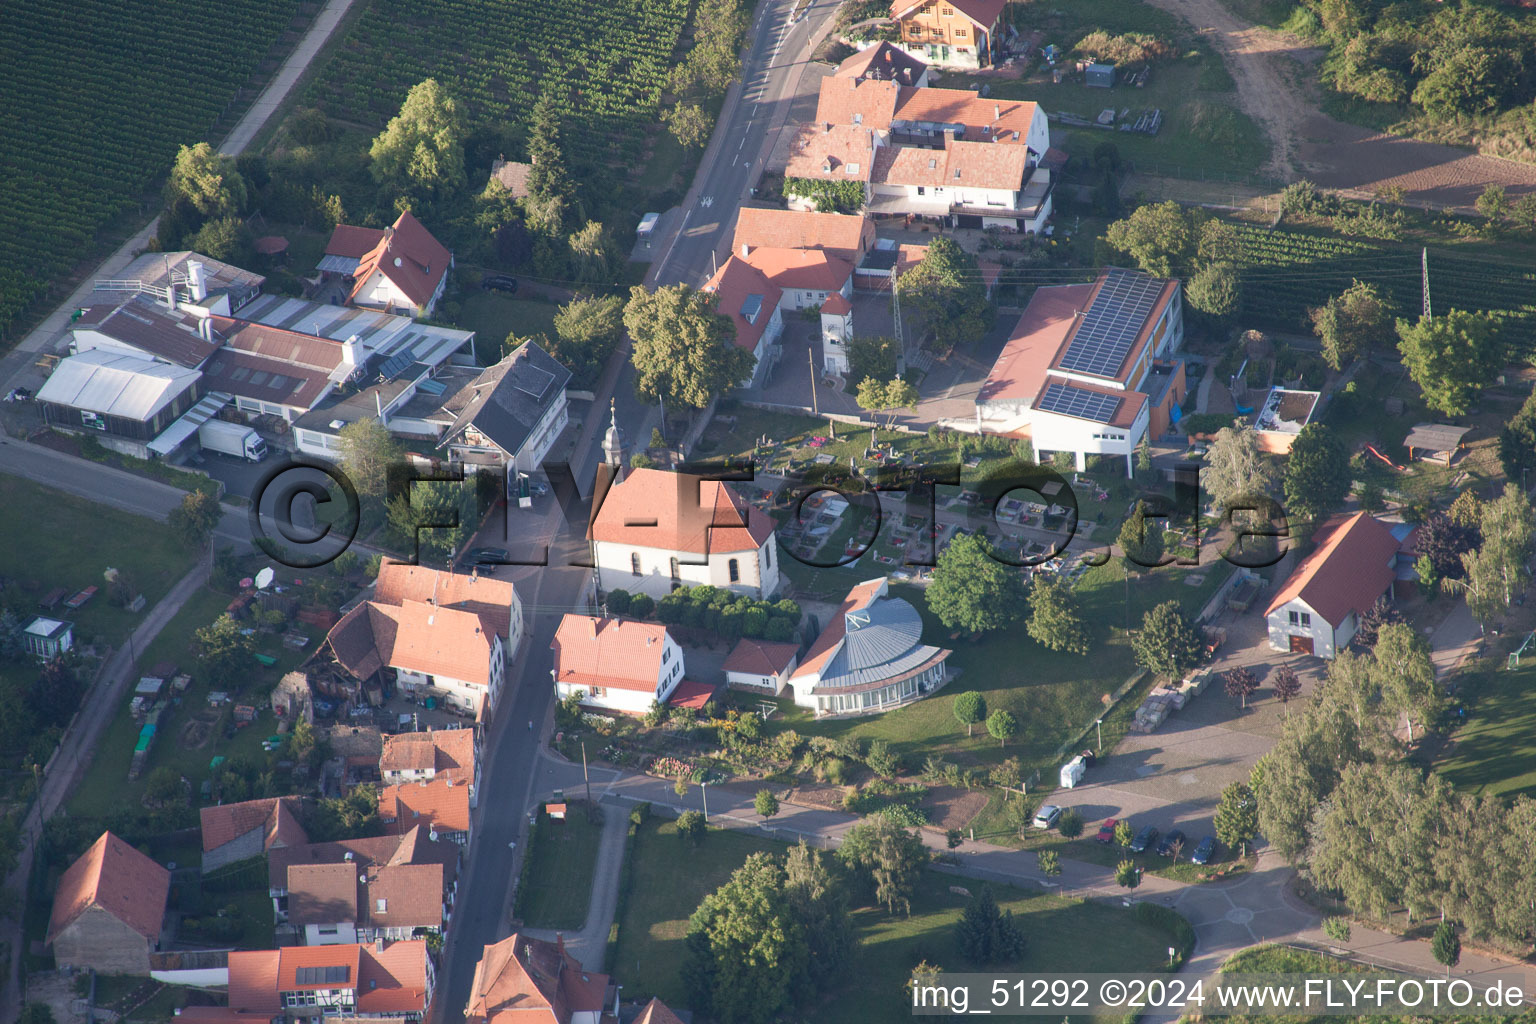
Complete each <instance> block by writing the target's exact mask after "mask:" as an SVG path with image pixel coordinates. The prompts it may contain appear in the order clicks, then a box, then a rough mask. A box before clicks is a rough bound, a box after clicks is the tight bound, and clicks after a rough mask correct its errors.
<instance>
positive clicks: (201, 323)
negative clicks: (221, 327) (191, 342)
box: [197, 316, 213, 341]
mask: <svg viewBox="0 0 1536 1024" xmlns="http://www.w3.org/2000/svg"><path fill="white" fill-rule="evenodd" d="M197 334H198V337H200V338H202V339H203V340H204V341H212V340H213V321H212V320H210V319H208V318H207V317H206V316H205V317H202V318H201V319H199V320H198V321H197Z"/></svg>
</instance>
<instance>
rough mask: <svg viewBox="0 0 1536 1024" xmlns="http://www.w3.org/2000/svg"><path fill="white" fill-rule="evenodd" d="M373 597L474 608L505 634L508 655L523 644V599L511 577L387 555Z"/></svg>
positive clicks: (392, 601) (398, 602)
mask: <svg viewBox="0 0 1536 1024" xmlns="http://www.w3.org/2000/svg"><path fill="white" fill-rule="evenodd" d="M373 600H374V601H376V602H378V603H379V604H387V605H402V604H405V603H406V602H407V601H425V602H427V603H429V604H435V605H437V606H438V607H439V608H453V609H456V610H458V611H461V612H470V613H472V614H474V615H478V616H480V617H481V618H482V619H484V620H485V621H486V622H488V623H490V625H491V627H492V628H493V629H494V630H495V632H496V635H497V636H499V637H501V640H502V644H503V646H504V647H505V648H506V652H507V657H509V658H511V657H514V656H516V654H517V650H518V648H519V647H521V646H522V642H523V602H522V600H521V599H520V598H519V597H518V596H517V588H516V587H515V586H513V585H512V584H511V583H510V582H508V581H507V580H498V579H495V578H494V577H491V576H482V575H480V574H479V573H475V572H455V571H453V570H450V569H433V568H429V567H428V566H424V565H413V564H411V563H409V562H400V561H396V560H395V559H393V558H384V559H381V560H380V562H379V575H378V578H377V579H376V580H375V581H374V584H373Z"/></svg>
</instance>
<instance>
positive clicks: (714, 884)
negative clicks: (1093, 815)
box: [614, 818, 1169, 1024]
mask: <svg viewBox="0 0 1536 1024" xmlns="http://www.w3.org/2000/svg"><path fill="white" fill-rule="evenodd" d="M784 849H785V847H784V845H783V844H780V843H773V842H769V841H767V840H763V839H759V838H757V837H755V836H751V835H743V834H739V833H734V832H730V831H714V830H711V831H710V832H709V833H708V834H707V836H706V837H705V839H704V841H703V842H702V843H701V844H700V845H699V846H698V847H697V848H693V847H689V846H686V845H685V840H683V839H682V837H680V836H679V835H678V834H677V829H676V827H675V826H674V824H673V823H672V822H670V821H662V820H660V819H657V818H651V819H648V820H647V821H646V822H645V823H643V824H642V825H641V826H640V828H639V830H638V832H637V834H636V837H635V841H634V843H633V844H632V847H631V856H632V861H631V865H630V866H631V870H632V872H633V875H632V878H633V884H632V887H631V892H630V897H629V902H628V905H627V906H626V908H625V911H624V915H623V917H622V918H621V920H620V927H619V940H618V949H617V951H616V954H615V957H614V976H615V980H617V981H618V982H619V983H620V984H622V985H623V986H624V988H625V991H626V993H633V994H636V995H639V994H646V995H651V994H654V995H657V996H660V997H661V999H662V1000H663V1001H664V1002H667V1003H672V1004H674V1005H687V1002H688V997H687V993H686V991H685V989H684V987H683V984H682V980H681V975H680V967H681V961H682V959H683V938H684V936H685V935H686V934H687V929H688V917H689V916H690V915H691V914H692V912H693V909H694V908H695V907H697V906H698V904H699V903H700V902H701V901H702V900H703V898H704V897H705V896H706V895H707V894H709V893H710V892H712V891H714V890H715V889H717V888H718V887H719V886H720V885H721V884H723V883H724V882H725V881H726V880H727V879H729V878H730V875H731V872H732V871H734V870H735V869H736V867H738V866H739V865H740V864H741V863H742V862H743V861H744V860H745V859H746V857H747V856H748V855H749V854H751V853H755V852H758V851H766V852H769V853H774V854H779V853H782V852H783V851H784ZM681 862H686V863H687V865H688V870H687V871H679V870H677V865H678V864H679V863H681ZM957 883H959V884H962V885H967V886H974V885H977V884H978V883H975V882H971V881H969V880H966V879H957V878H954V877H951V876H948V875H943V874H940V873H938V872H935V871H927V872H924V874H923V876H922V880H921V882H920V883H919V886H918V891H917V893H916V894H915V895H914V897H913V900H912V913H911V915H910V916H902V915H896V916H892V915H889V914H887V913H886V912H885V911H884V910H883V909H874V908H868V907H864V908H860V909H857V910H855V911H853V912H852V914H851V917H852V920H853V925H854V929H855V933H856V935H857V936H858V947H857V949H856V950H855V952H854V955H853V961H852V963H850V964H849V966H848V970H847V972H846V978H847V982H846V983H845V984H843V985H840V986H838V988H837V990H836V991H834V992H830V993H828V994H826V995H825V996H824V997H822V998H821V999H820V1000H819V1001H817V1002H816V1003H814V1004H812V1006H810V1007H808V1008H807V1011H806V1016H807V1019H813V1020H828V1021H838V1022H840V1024H859V1022H863V1021H870V1022H882V1024H883V1022H885V1021H892V1020H897V1019H899V1017H900V1016H901V1015H902V1014H903V1013H910V1009H909V1008H906V1003H905V999H906V996H905V993H904V992H903V988H902V986H903V985H904V984H905V983H906V981H907V978H908V975H909V972H910V970H911V968H912V967H913V966H914V965H916V964H917V962H918V961H919V960H924V959H926V960H928V962H930V963H934V964H937V965H939V966H942V967H943V968H945V969H946V970H948V971H957V970H963V969H964V968H965V965H964V964H963V962H962V961H961V959H960V957H959V955H958V953H957V951H956V949H955V946H954V939H953V935H952V932H953V927H954V925H955V922H956V921H958V920H959V918H960V914H961V911H962V910H963V909H964V906H965V903H966V898H965V897H964V896H962V895H959V894H956V893H954V892H951V891H950V890H951V886H954V885H956V884H957ZM994 894H995V895H996V896H997V899H998V903H999V904H1000V905H1001V906H1002V907H1003V908H1004V909H1007V910H1011V911H1013V914H1014V916H1015V917H1016V918H1019V919H1020V920H1021V924H1022V926H1023V930H1024V932H1025V934H1026V935H1027V936H1029V948H1028V950H1027V952H1026V953H1025V955H1024V957H1023V960H1022V961H1021V962H1020V963H1018V964H1009V965H1007V966H1006V968H1005V969H1006V970H1009V971H1018V970H1027V971H1095V970H1099V971H1105V970H1118V971H1155V970H1158V969H1160V968H1162V967H1164V966H1166V963H1167V954H1166V949H1167V946H1168V944H1169V936H1168V935H1167V933H1165V932H1163V931H1162V930H1160V929H1158V928H1155V927H1153V926H1150V925H1148V924H1145V923H1144V922H1142V921H1140V920H1138V919H1137V918H1136V917H1135V916H1134V915H1133V914H1131V913H1129V912H1127V911H1125V910H1122V909H1120V908H1118V907H1112V906H1107V905H1104V904H1100V903H1080V902H1076V901H1073V900H1066V899H1062V898H1060V897H1058V896H1055V895H1052V894H1050V893H1047V892H1044V891H1042V890H1022V889H1016V888H1013V887H1011V886H996V887H994Z"/></svg>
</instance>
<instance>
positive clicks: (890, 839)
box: [837, 814, 928, 914]
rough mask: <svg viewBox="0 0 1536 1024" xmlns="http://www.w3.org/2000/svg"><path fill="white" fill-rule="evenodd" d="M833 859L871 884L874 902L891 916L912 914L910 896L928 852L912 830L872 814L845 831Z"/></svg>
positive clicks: (925, 863) (915, 887)
mask: <svg viewBox="0 0 1536 1024" xmlns="http://www.w3.org/2000/svg"><path fill="white" fill-rule="evenodd" d="M837 858H838V860H840V861H842V862H843V863H844V864H845V865H847V866H848V867H849V868H851V869H853V870H854V871H855V872H858V873H859V874H860V875H861V876H862V877H863V878H865V879H866V880H867V881H869V882H870V883H872V885H873V888H874V894H875V900H876V901H877V902H879V903H881V904H883V905H884V906H885V908H886V910H888V911H889V912H891V913H893V914H894V913H895V912H896V908H897V907H901V908H902V909H903V910H904V911H906V912H907V913H908V914H910V913H911V910H912V894H913V893H914V892H916V891H917V881H918V878H919V877H920V876H921V874H922V870H923V868H924V867H926V866H927V864H928V848H927V847H926V846H924V845H923V840H922V837H921V836H919V835H918V833H917V831H916V830H915V829H907V828H905V827H903V826H902V825H900V824H898V823H897V822H896V821H894V820H892V819H891V818H890V817H888V816H887V815H885V814H876V815H875V816H874V817H873V818H870V819H867V820H866V821H865V822H864V823H862V824H859V825H855V826H854V827H853V828H851V829H849V830H848V832H847V834H846V835H845V836H844V837H843V844H842V845H841V846H839V847H838V848H837Z"/></svg>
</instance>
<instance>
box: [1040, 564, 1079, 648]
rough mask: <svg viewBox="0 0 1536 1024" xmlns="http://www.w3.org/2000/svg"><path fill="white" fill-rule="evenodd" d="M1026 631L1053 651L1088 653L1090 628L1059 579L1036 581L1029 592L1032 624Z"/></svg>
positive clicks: (1066, 586) (1070, 590)
mask: <svg viewBox="0 0 1536 1024" xmlns="http://www.w3.org/2000/svg"><path fill="white" fill-rule="evenodd" d="M1025 628H1026V629H1027V630H1028V631H1029V636H1030V639H1032V640H1034V641H1035V642H1036V643H1038V644H1040V645H1042V646H1044V647H1047V648H1049V649H1050V650H1053V651H1068V652H1070V653H1072V654H1087V653H1088V647H1089V632H1088V624H1087V622H1086V621H1084V619H1083V612H1082V609H1081V608H1080V607H1079V606H1078V603H1077V597H1076V596H1075V595H1074V594H1073V593H1072V588H1071V586H1070V585H1069V584H1067V583H1066V581H1064V580H1062V579H1061V578H1060V577H1055V576H1037V577H1036V578H1035V580H1034V582H1033V583H1032V584H1031V586H1030V589H1029V623H1028V624H1027V626H1026V627H1025Z"/></svg>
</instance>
